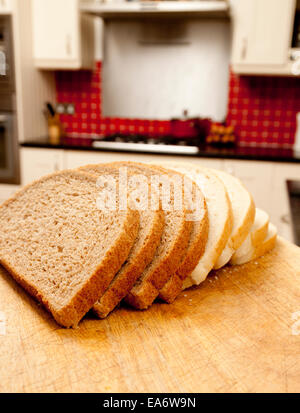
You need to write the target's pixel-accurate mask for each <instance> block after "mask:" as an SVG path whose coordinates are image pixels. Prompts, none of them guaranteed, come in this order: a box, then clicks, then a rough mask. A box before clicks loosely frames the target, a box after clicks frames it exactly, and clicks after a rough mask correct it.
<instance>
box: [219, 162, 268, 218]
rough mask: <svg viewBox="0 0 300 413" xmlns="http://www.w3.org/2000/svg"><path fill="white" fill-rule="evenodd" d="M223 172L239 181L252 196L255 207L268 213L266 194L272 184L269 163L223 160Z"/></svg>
mask: <svg viewBox="0 0 300 413" xmlns="http://www.w3.org/2000/svg"><path fill="white" fill-rule="evenodd" d="M224 171H225V172H228V173H230V174H232V175H234V176H236V177H237V178H239V179H241V181H242V182H243V184H244V185H245V187H246V188H247V189H248V190H249V191H250V193H251V194H252V196H253V199H254V202H255V205H256V206H257V207H259V208H262V209H264V210H266V211H270V208H271V200H270V197H269V196H268V195H267V193H268V192H269V191H270V187H271V182H272V171H273V164H272V163H271V162H262V161H241V160H225V161H224Z"/></svg>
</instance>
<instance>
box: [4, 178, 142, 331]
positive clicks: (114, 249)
mask: <svg viewBox="0 0 300 413" xmlns="http://www.w3.org/2000/svg"><path fill="white" fill-rule="evenodd" d="M96 180H97V178H96V177H94V176H92V175H88V174H84V173H80V172H76V171H64V172H59V173H55V174H52V175H48V176H46V177H44V178H42V179H40V180H38V181H35V182H33V183H32V184H30V185H28V186H26V187H25V188H23V189H21V190H20V191H19V192H17V193H16V194H15V195H14V196H13V197H12V198H11V199H9V200H8V201H6V202H5V203H4V204H3V205H2V206H1V207H0V262H1V264H2V265H3V266H4V267H5V268H6V269H7V270H8V271H9V272H10V273H11V275H12V276H13V277H14V278H15V279H16V281H17V282H19V283H20V284H21V285H22V286H23V287H24V288H25V289H26V290H27V291H28V292H29V293H30V294H31V295H33V296H34V297H36V298H37V299H38V300H39V301H41V302H42V303H43V304H44V305H45V307H46V308H47V309H48V310H49V311H50V312H51V313H52V315H53V317H54V318H55V320H56V321H57V322H58V323H59V324H61V325H62V326H65V327H73V326H76V325H77V324H78V322H79V321H80V319H81V318H82V317H83V316H84V315H85V314H86V313H87V312H88V311H89V310H90V309H91V307H92V306H93V305H94V303H95V302H96V301H97V300H98V299H99V298H100V297H101V295H102V294H103V292H104V291H105V290H106V288H107V287H108V285H109V283H110V282H111V280H112V279H113V277H114V275H115V274H116V272H117V271H118V270H119V269H120V267H121V265H122V264H123V262H124V261H125V260H126V258H127V257H128V254H129V252H130V250H131V248H132V246H133V244H134V241H135V238H136V236H137V233H138V230H139V215H138V213H137V211H132V210H130V209H128V208H126V209H124V210H123V211H120V210H118V208H117V210H115V211H102V210H100V209H98V207H97V203H96V201H97V198H98V196H99V189H98V188H97V186H96Z"/></svg>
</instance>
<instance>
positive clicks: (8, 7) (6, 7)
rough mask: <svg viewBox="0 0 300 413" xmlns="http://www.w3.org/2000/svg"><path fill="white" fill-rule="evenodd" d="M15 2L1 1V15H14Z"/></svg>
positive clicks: (10, 0)
mask: <svg viewBox="0 0 300 413" xmlns="http://www.w3.org/2000/svg"><path fill="white" fill-rule="evenodd" d="M12 11H13V0H0V14H7V13H12Z"/></svg>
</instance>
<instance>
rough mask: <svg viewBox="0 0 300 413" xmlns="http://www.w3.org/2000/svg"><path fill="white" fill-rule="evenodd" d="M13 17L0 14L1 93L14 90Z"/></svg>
mask: <svg viewBox="0 0 300 413" xmlns="http://www.w3.org/2000/svg"><path fill="white" fill-rule="evenodd" d="M13 67H14V65H13V42H12V28H11V17H10V16H0V93H1V94H8V93H11V92H13V91H14V73H13Z"/></svg>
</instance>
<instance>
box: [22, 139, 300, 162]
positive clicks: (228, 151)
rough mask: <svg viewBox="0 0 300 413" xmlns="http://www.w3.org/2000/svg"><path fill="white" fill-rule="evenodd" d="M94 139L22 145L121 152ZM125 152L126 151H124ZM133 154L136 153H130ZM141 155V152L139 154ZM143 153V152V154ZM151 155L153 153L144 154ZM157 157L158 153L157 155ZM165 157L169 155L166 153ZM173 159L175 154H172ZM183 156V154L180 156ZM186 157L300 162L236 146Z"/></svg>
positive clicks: (293, 156)
mask: <svg viewBox="0 0 300 413" xmlns="http://www.w3.org/2000/svg"><path fill="white" fill-rule="evenodd" d="M92 142H93V141H92V139H86V138H78V139H75V138H64V139H63V141H62V142H61V143H60V144H59V145H52V144H51V143H50V142H49V140H48V139H47V138H41V139H37V140H28V141H26V142H23V143H21V146H22V147H26V148H49V149H69V150H83V151H108V152H120V151H118V150H113V149H103V148H101V149H99V148H94V147H93V146H92ZM122 152H124V151H122ZM130 152H131V153H132V152H134V151H130ZM139 153H141V152H139ZM142 153H143V152H142ZM144 153H149V154H151V152H144ZM155 154H156V155H157V153H155ZM164 155H168V154H167V153H164ZM170 155H172V156H173V157H174V156H176V154H174V153H170ZM180 156H182V154H180ZM185 156H194V157H202V158H223V159H244V160H254V161H259V160H260V161H272V162H294V163H299V162H300V152H296V151H294V150H293V149H282V148H261V147H246V146H236V147H231V148H221V147H214V146H207V145H202V146H199V153H197V154H189V155H185Z"/></svg>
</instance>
